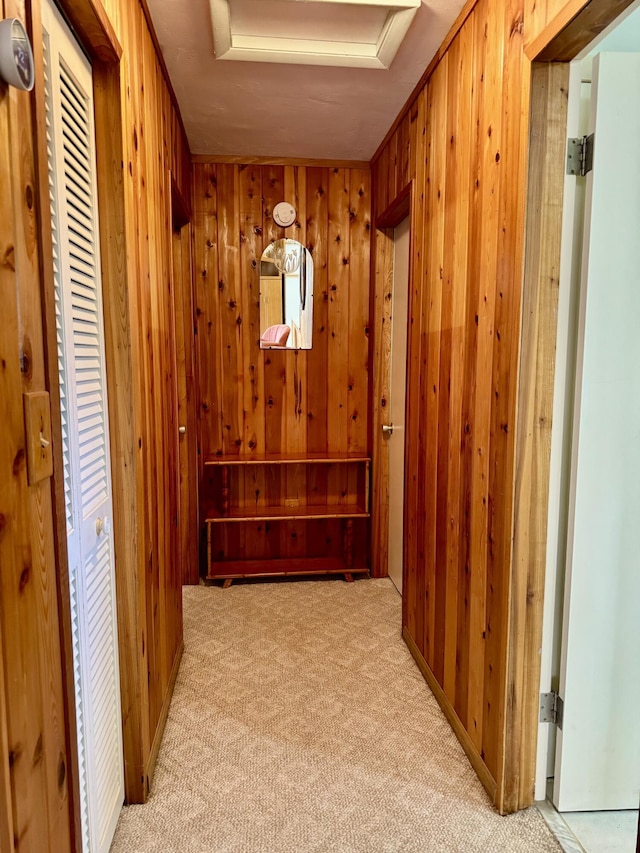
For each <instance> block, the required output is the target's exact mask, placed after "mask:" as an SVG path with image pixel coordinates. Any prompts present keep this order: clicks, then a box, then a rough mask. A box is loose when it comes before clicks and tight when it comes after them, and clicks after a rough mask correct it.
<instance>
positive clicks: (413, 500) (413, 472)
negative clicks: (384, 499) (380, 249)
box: [380, 90, 426, 651]
mask: <svg viewBox="0 0 640 853" xmlns="http://www.w3.org/2000/svg"><path fill="white" fill-rule="evenodd" d="M417 102H418V103H417V113H416V120H415V125H416V152H415V164H416V166H415V182H414V188H413V193H412V199H411V203H412V208H411V257H410V260H409V265H410V280H409V306H408V312H409V327H408V339H407V359H408V361H407V389H408V391H407V404H406V423H405V430H406V439H405V484H404V505H405V512H404V557H403V563H404V569H403V571H404V577H403V624H404V625H406V626H407V629H408V630H409V633H410V634H411V636H412V637H414V638H415V641H416V643H420V646H419V648H420V650H421V651H423V649H422V648H421V646H422V637H423V633H422V630H418V616H419V614H421V612H422V596H420V597H419V595H418V577H419V571H418V566H419V560H418V531H417V526H418V519H419V518H420V516H421V513H420V511H419V507H418V482H419V478H418V458H419V457H418V442H419V436H420V424H421V421H420V411H419V400H420V395H419V393H418V389H419V387H420V374H421V364H420V337H421V331H422V310H421V306H422V294H423V290H424V288H423V287H422V276H423V256H424V235H425V229H424V211H425V186H424V184H425V163H426V95H425V91H424V90H422V91H421V92H420V94H419V95H418V98H417ZM380 168H382V166H380ZM423 588H424V587H423ZM419 602H420V604H419ZM421 624H423V623H421Z"/></svg>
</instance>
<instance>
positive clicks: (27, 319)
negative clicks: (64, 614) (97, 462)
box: [0, 0, 74, 853]
mask: <svg viewBox="0 0 640 853" xmlns="http://www.w3.org/2000/svg"><path fill="white" fill-rule="evenodd" d="M19 7H20V4H19V3H17V2H13V0H5V2H4V4H0V11H3V15H2V17H19V16H20V14H21V9H20V8H19ZM32 128H33V115H32V112H31V104H30V99H29V95H28V94H27V93H24V92H18V91H17V90H16V89H10V88H8V87H7V86H6V85H5V84H4V83H3V82H0V301H1V304H2V322H0V418H1V419H2V434H1V436H0V645H1V652H2V658H3V663H2V666H1V667H0V674H1V675H2V678H3V683H2V685H1V686H0V759H1V765H2V767H1V769H0V849H2V851H5V850H6V851H9V850H14V849H15V850H20V851H34V853H35V851H47V853H48V851H53V850H54V849H55V846H54V839H56V841H57V843H59V844H60V846H61V847H60V849H63V850H68V849H70V848H71V844H72V840H73V837H74V831H73V825H72V824H73V815H72V810H71V808H70V785H69V778H70V775H69V771H70V769H71V768H70V757H71V754H72V744H71V742H70V739H69V736H68V735H69V733H68V727H67V725H66V710H67V709H66V707H65V682H64V673H63V668H62V648H61V636H60V630H59V609H58V596H57V588H58V576H57V567H56V561H55V546H54V535H55V527H54V522H53V513H52V503H53V496H52V491H51V480H50V478H49V477H47V478H45V479H42V480H40V481H39V482H37V483H30V482H29V479H28V472H27V437H26V435H25V422H24V413H23V394H26V393H30V392H41V391H44V390H45V389H46V365H45V351H44V350H45V348H44V332H43V317H42V301H41V293H40V263H41V259H40V256H39V251H38V239H37V234H38V210H37V205H36V203H35V195H34V188H35V187H36V185H37V180H36V163H35V157H34V149H33V145H32V142H31V139H32Z"/></svg>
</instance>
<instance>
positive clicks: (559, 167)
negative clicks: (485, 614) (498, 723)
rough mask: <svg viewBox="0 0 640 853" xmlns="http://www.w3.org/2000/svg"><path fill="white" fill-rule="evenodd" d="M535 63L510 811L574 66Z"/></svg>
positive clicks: (543, 460)
mask: <svg viewBox="0 0 640 853" xmlns="http://www.w3.org/2000/svg"><path fill="white" fill-rule="evenodd" d="M532 72H533V73H532V81H531V131H530V147H529V175H530V177H529V189H528V200H527V221H526V229H527V235H526V244H527V250H526V256H525V271H524V293H523V317H524V318H525V319H526V321H525V322H523V326H522V343H521V354H520V377H519V383H518V384H519V393H518V422H517V429H516V468H515V508H514V543H513V564H514V573H513V574H514V586H513V590H512V594H511V602H510V620H509V625H510V628H509V640H508V641H509V651H510V653H509V672H508V675H507V681H508V684H509V685H512V684H513V685H514V689H512V690H510V691H509V705H508V709H507V717H508V720H509V723H508V726H507V731H506V737H505V749H506V755H505V765H506V767H510V768H517V772H511V774H510V775H509V776H508V778H507V779H506V781H505V790H504V794H503V798H504V799H503V802H502V803H501V804H500V808H501V810H502V811H512V810H513V809H514V807H517V804H518V803H519V802H520V801H522V800H526V799H527V798H530V797H532V796H533V787H534V777H535V741H534V740H532V739H531V738H527V737H526V733H527V732H529V731H532V730H535V728H536V725H537V720H538V702H536V701H534V699H535V698H536V686H537V684H538V683H539V680H540V655H539V648H540V644H541V642H542V630H541V629H542V606H543V593H544V573H545V563H546V541H547V506H548V500H549V460H550V455H551V428H552V412H553V388H554V372H555V342H556V334H557V307H558V287H559V273H560V234H561V226H562V197H563V188H564V180H565V175H564V168H563V166H564V150H565V140H566V126H567V92H568V84H569V66H568V64H566V63H534V65H533V69H532ZM530 685H532V686H530ZM521 697H524V698H521Z"/></svg>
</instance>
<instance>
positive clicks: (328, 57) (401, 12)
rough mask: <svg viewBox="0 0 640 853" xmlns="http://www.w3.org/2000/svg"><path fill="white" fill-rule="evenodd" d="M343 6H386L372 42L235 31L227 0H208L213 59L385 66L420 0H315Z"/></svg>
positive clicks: (379, 67) (400, 41)
mask: <svg viewBox="0 0 640 853" xmlns="http://www.w3.org/2000/svg"><path fill="white" fill-rule="evenodd" d="M314 2H324V3H337V4H340V5H343V6H365V5H366V6H382V7H383V8H386V9H387V10H388V14H387V18H386V20H385V23H384V26H383V27H382V30H381V31H380V34H379V35H378V38H377V40H376V41H375V42H373V41H372V42H337V41H324V40H320V39H303V38H287V37H280V38H276V37H265V36H261V35H259V34H256V35H246V34H245V35H236V34H234V33H233V32H232V26H231V8H230V5H229V4H230V0H210V5H211V22H212V25H213V41H214V45H215V55H216V59H226V60H229V59H231V60H239V61H244V62H280V63H285V64H293V65H329V66H341V67H351V68H378V69H387V68H389V67H390V65H391V63H392V62H393V58H394V57H395V55H396V53H397V51H398V48H399V47H400V45H401V43H402V40H403V39H404V37H405V35H406V33H407V30H408V29H409V26H410V25H411V22H412V20H413V18H414V16H415V14H416V12H417V11H418V8H419V6H420V3H421V0H314Z"/></svg>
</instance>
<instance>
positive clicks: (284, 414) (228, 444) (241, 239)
mask: <svg viewBox="0 0 640 853" xmlns="http://www.w3.org/2000/svg"><path fill="white" fill-rule="evenodd" d="M213 168H214V167H213V166H211V165H209V164H200V163H199V164H195V166H194V192H193V196H194V204H195V207H194V246H195V258H196V260H195V268H196V288H197V314H198V336H197V338H198V340H197V354H198V372H199V375H200V382H201V393H202V395H203V404H202V405H201V439H200V441H201V448H202V453H203V455H204V456H208V455H213V454H216V453H217V446H216V442H215V441H213V440H212V436H213V435H214V434H215V432H216V426H215V423H214V422H213V421H212V419H211V418H209V417H208V416H207V412H206V409H207V408H211V409H213V408H215V407H216V406H220V405H222V409H223V411H224V413H225V418H224V421H223V430H222V433H223V434H222V445H221V450H222V452H224V453H230V452H232V453H237V454H240V455H251V454H252V453H253V452H258V453H264V452H267V453H278V452H282V451H287V452H292V453H305V452H328V451H330V452H336V453H337V452H345V453H346V452H348V451H349V450H355V451H357V452H362V453H366V452H367V447H368V427H369V397H368V394H369V275H370V251H369V241H370V232H371V222H370V204H371V201H370V177H369V171H368V170H367V169H358V170H353V169H342V168H341V169H329V168H327V167H322V168H320V167H304V166H268V165H265V166H259V165H247V166H244V165H237V164H236V165H231V164H220V163H219V164H217V166H216V167H215V174H216V181H215V183H216V186H215V190H214V192H212V190H211V175H212V169H213ZM213 195H215V206H216V210H217V219H218V228H217V237H216V240H217V243H216V246H215V251H216V254H217V256H218V258H219V261H218V266H219V276H218V285H217V287H216V291H217V292H218V293H219V292H223V294H224V295H223V297H222V298H218V296H217V295H216V293H215V292H213V290H212V288H211V282H210V281H208V279H210V272H209V268H208V262H209V256H210V254H211V253H212V252H213V251H214V246H213V245H208V241H209V242H210V239H209V237H208V236H207V233H208V232H209V231H210V230H211V228H210V225H209V219H210V216H211V205H212V204H213V201H214V200H213V197H212V196H213ZM283 199H286V200H287V201H291V202H292V203H293V204H294V205H295V207H296V209H297V220H296V223H295V224H294V225H293V226H292V227H291V228H290V229H287V230H285V229H282V228H278V227H277V226H276V225H275V224H274V222H273V219H272V210H273V207H274V206H275V204H277V203H278V202H279V201H282V200H283ZM250 230H251V232H252V233H251V235H250V234H249V231H250ZM285 235H286V236H287V237H297V238H298V239H299V240H300V241H301V242H302V243H303V244H306V246H307V248H308V250H309V252H310V253H311V256H312V259H313V264H314V285H313V287H314V289H313V314H314V320H313V325H314V330H313V348H312V349H311V350H309V351H302V350H301V351H277V350H261V349H260V348H259V346H258V333H257V328H258V323H259V305H258V302H257V299H256V300H255V302H254V299H253V296H252V295H251V282H252V281H253V277H254V276H255V280H256V285H255V286H256V287H257V286H258V285H257V282H258V281H259V269H258V265H257V264H256V266H255V267H254V266H253V262H254V260H256V261H259V258H260V257H261V255H262V252H263V250H264V248H265V247H266V246H267V245H268V243H269V242H270V241H271V240H273V239H276V238H279V237H283V236H285ZM231 281H234V282H238V283H239V289H237V288H236V289H235V290H233V289H232V287H231V284H230V282H231ZM230 302H233V303H235V304H234V305H232V306H231V305H230ZM205 318H206V319H205ZM247 318H248V319H247ZM252 325H253V326H254V327H255V331H253V330H252V329H251V327H252ZM205 326H206V328H213V329H218V330H219V337H220V338H221V339H222V344H221V346H220V348H219V349H218V350H216V349H215V343H214V342H213V340H212V339H211V336H210V335H207V333H206V331H205ZM219 358H221V359H222V363H223V369H222V372H221V375H220V376H219V377H218V374H217V372H216V371H217V370H218V368H217V366H216V361H217V360H218V359H219ZM256 377H257V384H256ZM256 388H258V391H257V392H256ZM204 395H206V396H207V402H206V408H205V404H204ZM228 411H231V412H232V413H236V414H235V415H234V417H236V419H237V420H238V422H239V423H240V422H241V423H242V428H241V429H240V430H239V431H238V433H237V436H236V440H235V442H233V441H230V439H229V434H233V435H236V431H235V429H234V427H233V426H232V422H231V421H232V419H231V417H227V416H226V413H227V412H228ZM241 419H242V420H241ZM228 427H230V428H228ZM209 430H211V432H210V433H209V432H208V431H209ZM350 476H351V473H350V472H349V473H346V472H345V470H344V466H339V465H335V466H324V465H323V466H311V467H310V468H309V469H308V470H307V471H306V476H305V474H304V473H303V472H302V471H301V470H298V469H297V468H296V467H294V466H271V467H269V468H268V469H266V470H263V469H261V467H256V468H255V469H254V467H253V466H251V467H249V466H246V468H245V473H244V475H243V474H242V473H239V474H238V475H235V476H234V477H233V478H232V479H233V493H232V501H245V500H247V498H248V499H250V500H251V501H253V500H254V499H255V500H257V501H263V502H264V503H266V504H278V503H280V502H282V501H283V499H284V497H285V496H288V497H292V498H295V497H299V498H300V499H301V500H302V501H304V502H308V503H309V504H313V503H314V502H318V501H323V500H326V498H325V497H324V496H325V495H326V493H327V490H329V493H330V494H332V495H333V496H334V497H335V500H336V501H337V502H341V501H343V500H351V501H354V500H355V497H354V496H355V494H356V493H357V491H358V484H357V483H356V482H355V481H354V482H353V483H350V482H349V479H348V478H349V477H350ZM204 486H205V487H206V488H208V489H209V490H211V489H212V488H213V490H214V491H215V489H216V488H219V484H218V486H216V483H215V482H212V483H209V478H208V475H207V476H205V482H204ZM351 489H353V494H351V495H350V492H351ZM242 490H244V491H242ZM360 491H361V492H363V491H364V489H363V487H361V488H360ZM220 527H226V528H234V529H233V530H231V529H229V530H221V531H220V533H218V532H217V531H216V543H217V544H216V554H217V556H218V558H221V557H222V556H223V555H226V556H229V555H230V554H232V552H237V553H235V556H243V557H246V556H247V554H249V553H251V554H254V555H255V556H256V557H269V556H278V555H279V556H284V557H290V558H292V557H296V556H301V557H304V556H312V555H314V554H315V555H319V556H322V555H323V554H327V553H330V554H331V555H335V556H339V555H340V554H341V548H342V544H341V540H342V530H341V525H340V523H339V522H334V521H321V520H318V521H313V522H299V521H295V522H294V521H292V522H279V523H269V524H265V525H259V524H256V525H253V526H251V528H249V527H248V526H246V525H224V526H222V525H221V526H220ZM241 528H244V529H245V531H246V533H245V534H243V533H242V530H241ZM365 530H366V528H365V527H364V526H363V529H362V531H361V533H362V532H363V531H365ZM243 535H244V537H245V538H243ZM358 547H359V548H360V551H361V552H362V554H363V555H364V554H365V552H367V551H368V541H366V538H365V537H364V536H361V540H360V542H359V545H358Z"/></svg>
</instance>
